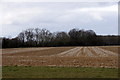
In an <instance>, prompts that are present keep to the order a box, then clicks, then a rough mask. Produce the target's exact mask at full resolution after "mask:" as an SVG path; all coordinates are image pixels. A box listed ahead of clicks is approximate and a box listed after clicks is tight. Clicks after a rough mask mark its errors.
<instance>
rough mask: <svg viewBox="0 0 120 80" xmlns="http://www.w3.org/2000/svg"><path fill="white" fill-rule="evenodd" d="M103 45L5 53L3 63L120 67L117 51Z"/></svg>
mask: <svg viewBox="0 0 120 80" xmlns="http://www.w3.org/2000/svg"><path fill="white" fill-rule="evenodd" d="M112 49H113V48H111V50H110V51H109V50H108V49H105V48H101V47H54V48H50V49H43V50H37V51H27V52H19V53H11V54H3V57H2V60H3V61H2V62H3V65H18V66H74V67H106V68H118V56H117V55H116V54H117V53H116V52H115V51H114V50H113V51H112Z"/></svg>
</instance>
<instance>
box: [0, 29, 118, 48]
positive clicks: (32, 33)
mask: <svg viewBox="0 0 120 80" xmlns="http://www.w3.org/2000/svg"><path fill="white" fill-rule="evenodd" d="M114 37H115V38H114V40H113V36H107V37H105V36H98V35H96V33H95V32H94V31H93V30H86V31H85V30H79V29H72V30H70V31H69V32H68V33H66V32H53V33H52V32H50V31H49V30H47V29H39V28H35V29H33V28H30V29H27V30H25V31H22V32H21V33H19V35H18V36H17V37H16V38H12V39H9V38H2V47H3V48H13V47H47V46H100V45H119V43H118V38H117V36H114ZM106 38H107V39H106ZM106 40H107V41H106ZM113 41H114V42H113Z"/></svg>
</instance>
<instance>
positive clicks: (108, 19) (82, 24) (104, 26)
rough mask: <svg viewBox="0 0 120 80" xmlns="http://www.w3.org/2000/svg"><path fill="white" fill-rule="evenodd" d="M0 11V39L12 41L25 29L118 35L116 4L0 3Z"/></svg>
mask: <svg viewBox="0 0 120 80" xmlns="http://www.w3.org/2000/svg"><path fill="white" fill-rule="evenodd" d="M0 8H1V12H2V19H0V24H1V25H2V26H0V27H2V34H0V37H3V36H5V37H10V36H11V37H16V36H17V35H18V34H19V33H20V32H21V31H22V30H25V29H28V28H41V29H42V28H46V29H48V30H50V31H51V32H56V31H66V32H68V31H69V30H70V29H73V28H79V29H85V30H89V29H91V30H94V31H95V32H96V33H97V34H101V35H114V34H118V4H117V2H98V3H97V2H85V3H83V2H74V3H73V2H29V3H28V2H20V3H16V2H3V3H1V4H0Z"/></svg>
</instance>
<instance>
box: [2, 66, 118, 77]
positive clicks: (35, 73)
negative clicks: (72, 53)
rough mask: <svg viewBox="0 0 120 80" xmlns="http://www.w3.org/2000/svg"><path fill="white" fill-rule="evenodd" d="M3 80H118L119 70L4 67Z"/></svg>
mask: <svg viewBox="0 0 120 80" xmlns="http://www.w3.org/2000/svg"><path fill="white" fill-rule="evenodd" d="M2 72H3V74H2V75H3V78H118V69H114V68H109V69H108V68H81V67H44V66H32V67H30V66H26V67H25V66H3V67H2Z"/></svg>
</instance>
